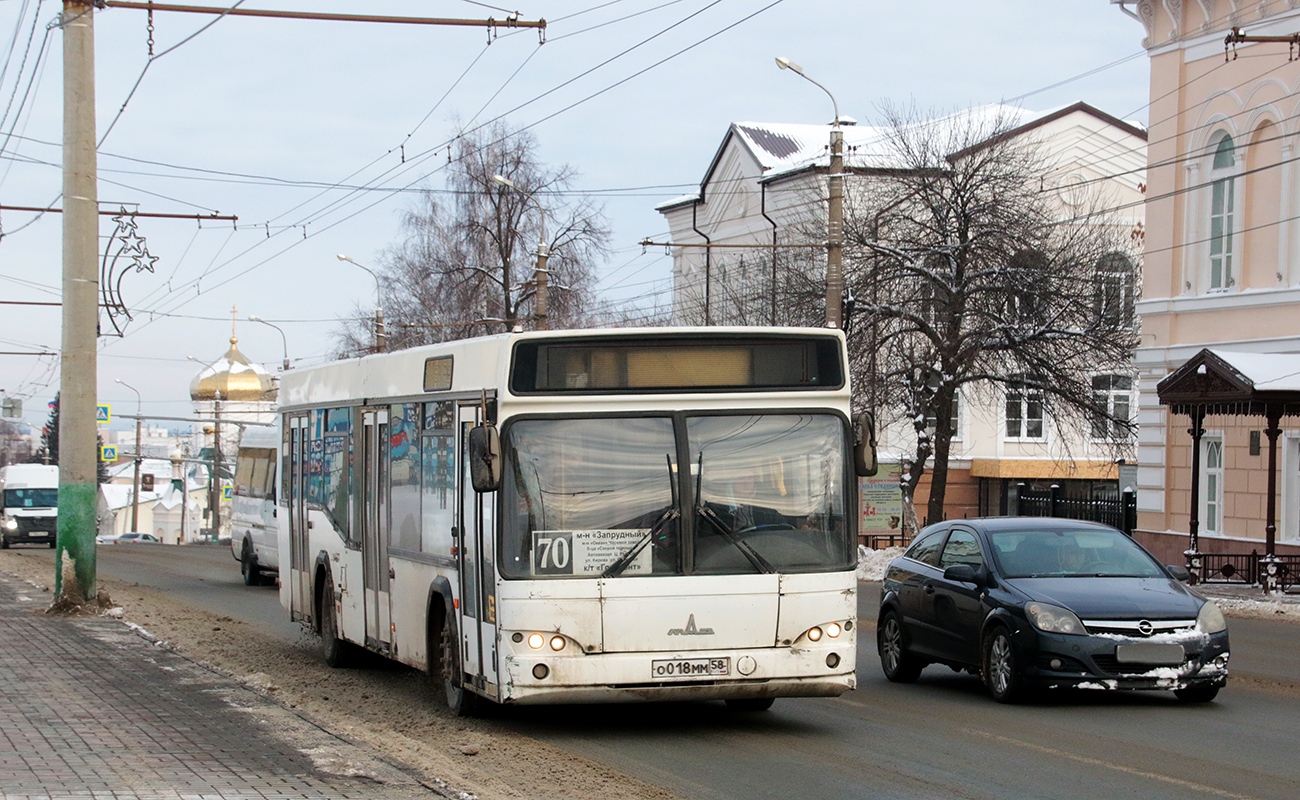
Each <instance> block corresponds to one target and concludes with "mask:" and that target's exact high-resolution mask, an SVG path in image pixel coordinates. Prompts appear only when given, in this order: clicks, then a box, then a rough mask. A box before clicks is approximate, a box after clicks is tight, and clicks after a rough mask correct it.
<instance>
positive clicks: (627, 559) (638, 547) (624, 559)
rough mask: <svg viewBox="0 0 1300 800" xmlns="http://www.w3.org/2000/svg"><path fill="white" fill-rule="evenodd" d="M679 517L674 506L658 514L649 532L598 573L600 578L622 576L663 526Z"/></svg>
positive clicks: (679, 513) (678, 512)
mask: <svg viewBox="0 0 1300 800" xmlns="http://www.w3.org/2000/svg"><path fill="white" fill-rule="evenodd" d="M681 515H682V513H681V512H680V511H678V510H677V506H676V505H672V506H669V507H668V508H666V509H664V513H662V514H660V515H659V519H657V520H655V522H654V524H653V525H651V526H650V530H648V531H646V532H645V535H644V536H642V537H641V538H640V539H637V540H636V544H633V545H632V546H631V547H630V548H628V551H627V552H626V553H624V554H623V555H622V556H621V557H619V559H618V561H615V562H614V563H613V564H610V565H609V566H608V567H607V568H606V569H605V571H604V572H602V573H600V577H602V578H617V577H618V576H619V575H622V574H623V570H625V569H627V568H628V567H629V566H631V564H632V562H633V561H636V557H637V556H639V555H640V554H641V551H642V550H644V549H645V546H646V545H647V544H649V543H650V542H651V541H652V540H653V539H654V538H655V537H656V536H658V535H659V533H660V531H662V530H663V528H664V526H665V525H667V524H668V522H669V521H670V520H674V519H677V518H678V517H680V516H681Z"/></svg>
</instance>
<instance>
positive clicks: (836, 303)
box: [776, 56, 844, 328]
mask: <svg viewBox="0 0 1300 800" xmlns="http://www.w3.org/2000/svg"><path fill="white" fill-rule="evenodd" d="M776 65H777V66H778V67H780V68H781V69H788V70H790V71H791V72H793V73H794V74H796V75H798V76H799V77H801V78H803V79H804V80H806V81H808V82H809V83H811V84H812V85H813V86H816V87H817V88H818V89H821V90H822V91H823V92H825V93H826V96H827V97H829V98H830V99H831V105H832V106H833V107H834V109H835V121H834V122H832V123H831V171H830V175H829V176H828V178H829V183H830V208H829V211H828V214H827V220H826V232H827V243H826V327H828V328H842V327H844V324H843V323H844V319H843V299H844V268H843V253H844V241H843V240H844V131H842V130H840V104H839V103H837V102H836V101H835V95H833V94H831V90H830V89H827V88H826V87H825V86H822V85H821V84H820V83H818V82H817V81H815V80H813V79H812V78H809V77H808V76H807V75H805V74H804V71H803V67H801V66H799V65H798V64H796V63H794V62H793V61H791V60H790V59H788V58H786V57H785V56H779V57H778V58H777V59H776Z"/></svg>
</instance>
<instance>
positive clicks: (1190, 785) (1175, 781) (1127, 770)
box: [963, 728, 1259, 800]
mask: <svg viewBox="0 0 1300 800" xmlns="http://www.w3.org/2000/svg"><path fill="white" fill-rule="evenodd" d="M963 732H964V733H971V734H974V735H976V736H983V737H984V738H986V739H994V740H996V741H999V742H1002V743H1003V744H1013V745H1016V746H1018V747H1024V748H1027V749H1029V750H1036V751H1038V752H1040V753H1046V754H1047V755H1052V756H1059V757H1060V758H1066V759H1069V760H1070V761H1077V762H1079V763H1080V764H1087V765H1089V766H1093V767H1105V768H1106V769H1111V770H1114V771H1116V772H1123V773H1124V774H1126V775H1133V776H1135V777H1138V778H1149V779H1151V780H1153V781H1160V782H1161V783H1168V784H1170V785H1173V786H1179V787H1182V788H1184V789H1191V790H1193V791H1197V792H1205V793H1206V794H1213V795H1218V796H1219V797H1230V798H1233V800H1259V798H1256V797H1254V796H1252V795H1248V794H1237V793H1236V792H1229V791H1227V790H1226V789H1216V788H1215V787H1213V786H1206V785H1205V784H1203V783H1196V782H1194V781H1187V780H1183V779H1182V778H1174V777H1171V776H1169V775H1161V774H1160V773H1158V772H1147V771H1146V770H1141V769H1134V768H1133V767H1125V766H1123V765H1121V764H1112V763H1111V762H1109V761H1102V760H1101V759H1099V758H1089V757H1088V756H1081V755H1079V754H1077V753H1069V752H1066V751H1064V750H1057V749H1056V748H1054V747H1047V746H1045V745H1041V744H1033V743H1032V742H1025V741H1021V740H1020V739H1012V738H1010V737H1007V736H998V735H997V734H996V733H989V732H987V731H979V730H974V729H972V728H965V729H964V730H963Z"/></svg>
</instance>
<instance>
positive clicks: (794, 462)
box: [686, 414, 851, 574]
mask: <svg viewBox="0 0 1300 800" xmlns="http://www.w3.org/2000/svg"><path fill="white" fill-rule="evenodd" d="M686 430H687V438H688V440H689V442H690V459H691V469H692V470H693V471H694V475H693V476H692V481H693V483H694V484H695V487H696V491H695V492H694V493H693V494H694V495H695V497H696V499H695V508H694V509H693V512H694V515H695V527H694V530H695V537H694V559H693V561H694V567H695V571H696V572H701V573H711V574H717V573H733V572H752V571H759V572H772V571H812V570H818V569H838V568H842V567H844V566H845V565H846V564H847V563H849V561H850V558H851V547H850V544H851V543H850V542H849V533H848V521H847V519H846V518H845V505H846V504H845V494H846V493H845V481H846V476H845V468H846V461H845V454H844V448H845V436H844V423H843V421H842V420H840V419H839V418H838V417H835V416H832V415H830V414H746V415H737V416H716V417H715V416H710V417H694V418H691V419H688V420H687V422H686Z"/></svg>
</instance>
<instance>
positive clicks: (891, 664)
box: [876, 610, 924, 683]
mask: <svg viewBox="0 0 1300 800" xmlns="http://www.w3.org/2000/svg"><path fill="white" fill-rule="evenodd" d="M877 631H878V633H877V634H876V647H877V649H878V650H879V651H880V668H881V669H882V670H883V671H884V673H885V677H886V678H888V679H889V680H890V681H892V682H894V683H911V682H912V681H914V680H916V679H917V678H918V677H920V675H921V669H922V667H923V666H924V665H923V664H921V663H920V662H919V661H917V660H916V658H915V657H913V656H912V655H911V654H910V653H908V652H907V645H906V644H904V643H903V625H902V623H900V622H899V621H898V612H896V611H892V610H891V611H888V612H886V613H885V616H884V617H882V618H881V620H880V625H879V626H878V628H877Z"/></svg>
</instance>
